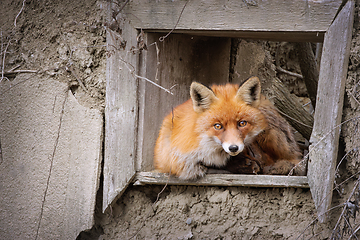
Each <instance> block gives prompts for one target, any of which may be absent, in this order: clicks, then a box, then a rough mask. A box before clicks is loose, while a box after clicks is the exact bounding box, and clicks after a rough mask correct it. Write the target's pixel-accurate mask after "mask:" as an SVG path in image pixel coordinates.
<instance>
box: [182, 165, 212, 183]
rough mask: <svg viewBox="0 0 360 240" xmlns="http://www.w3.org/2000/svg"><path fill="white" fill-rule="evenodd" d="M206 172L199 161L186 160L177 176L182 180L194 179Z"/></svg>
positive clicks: (205, 168)
mask: <svg viewBox="0 0 360 240" xmlns="http://www.w3.org/2000/svg"><path fill="white" fill-rule="evenodd" d="M206 172H207V167H205V166H204V165H203V164H202V163H201V162H195V163H194V162H187V163H185V164H184V167H183V169H182V171H181V172H180V173H179V174H178V177H179V178H180V179H183V180H195V179H197V178H201V177H204V176H205V174H206Z"/></svg>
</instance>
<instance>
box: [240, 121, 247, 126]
mask: <svg viewBox="0 0 360 240" xmlns="http://www.w3.org/2000/svg"><path fill="white" fill-rule="evenodd" d="M246 124H247V121H239V122H238V126H239V127H245V126H246Z"/></svg>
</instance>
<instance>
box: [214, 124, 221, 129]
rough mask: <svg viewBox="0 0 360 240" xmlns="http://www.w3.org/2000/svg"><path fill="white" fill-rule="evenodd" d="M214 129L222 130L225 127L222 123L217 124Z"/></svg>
mask: <svg viewBox="0 0 360 240" xmlns="http://www.w3.org/2000/svg"><path fill="white" fill-rule="evenodd" d="M214 128H215V130H221V129H222V128H223V126H222V125H221V124H220V123H215V124H214Z"/></svg>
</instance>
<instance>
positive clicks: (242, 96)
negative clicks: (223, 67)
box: [236, 77, 261, 107]
mask: <svg viewBox="0 0 360 240" xmlns="http://www.w3.org/2000/svg"><path fill="white" fill-rule="evenodd" d="M260 92H261V85H260V80H259V78H258V77H250V78H249V79H247V80H246V81H245V82H244V83H243V85H241V86H240V88H239V90H238V91H237V93H236V98H237V99H239V100H242V101H244V102H245V103H247V104H248V105H251V106H253V107H257V106H258V105H259V104H260Z"/></svg>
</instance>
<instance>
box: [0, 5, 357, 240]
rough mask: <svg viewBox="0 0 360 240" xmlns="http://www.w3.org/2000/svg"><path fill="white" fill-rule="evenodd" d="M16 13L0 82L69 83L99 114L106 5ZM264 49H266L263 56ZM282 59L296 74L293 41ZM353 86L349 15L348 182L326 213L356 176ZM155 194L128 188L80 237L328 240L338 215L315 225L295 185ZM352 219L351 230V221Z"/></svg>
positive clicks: (11, 11) (5, 34) (10, 8)
mask: <svg viewBox="0 0 360 240" xmlns="http://www.w3.org/2000/svg"><path fill="white" fill-rule="evenodd" d="M22 6H23V1H21V0H18V1H11V0H2V1H1V4H0V14H1V16H6V17H2V18H1V19H0V26H1V29H0V31H1V39H0V40H1V57H0V59H1V66H2V69H4V70H2V73H4V77H6V78H4V79H2V81H12V80H13V79H14V77H15V76H16V74H15V73H11V72H10V73H9V74H6V72H8V71H10V70H11V69H14V68H15V69H14V70H36V71H38V72H37V73H33V74H46V75H48V76H51V77H52V78H54V79H56V80H58V81H61V82H66V83H68V84H69V88H70V89H71V90H72V92H73V94H74V96H75V97H76V98H77V99H78V101H79V102H80V103H81V104H83V105H84V106H87V107H89V108H97V109H101V110H103V109H104V99H105V84H106V83H105V69H106V65H105V63H106V56H107V55H106V47H105V43H106V39H105V37H106V34H105V28H104V25H105V22H106V20H105V15H106V11H105V10H106V2H105V1H96V0H79V1H68V0H65V1H48V0H43V1H41V0H40V1H24V7H23V8H22ZM357 9H359V6H358V5H357ZM19 13H20V14H19ZM17 15H18V17H17ZM15 19H16V26H15V25H14V23H15ZM272 48H273V46H272V45H271V43H269V45H268V47H267V51H269V54H270V55H271V49H272ZM5 49H6V54H4V53H5ZM4 57H5V60H4ZM282 57H283V58H282V60H281V61H283V59H284V62H283V63H282V67H284V68H285V69H286V70H289V71H294V72H297V73H301V72H299V67H298V65H297V64H296V52H295V50H294V48H293V47H292V45H291V44H286V45H284V47H283V53H282ZM3 60H4V63H5V64H2V62H3ZM13 72H14V71H13ZM18 74H21V73H18ZM277 76H278V77H279V78H280V79H282V80H284V81H287V82H288V83H289V84H288V85H289V86H290V90H291V91H292V92H293V93H295V94H298V95H303V89H304V86H303V84H302V83H301V84H298V83H297V84H293V82H294V81H295V79H294V77H289V76H286V75H284V74H283V73H278V74H277ZM0 84H1V82H0ZM20 84H21V83H20ZM359 84H360V24H359V11H356V14H355V25H354V32H353V42H352V47H351V56H350V62H349V73H348V77H347V82H346V94H345V95H346V96H345V103H344V116H343V120H344V121H345V120H349V121H348V122H347V123H346V124H344V125H343V127H342V139H341V144H342V146H343V152H342V153H341V157H344V160H343V161H342V162H341V163H342V164H341V166H340V171H339V173H338V178H337V179H336V181H337V183H341V182H342V181H343V180H346V179H347V178H348V177H350V176H352V175H354V174H355V178H352V179H350V180H349V181H347V184H343V185H341V186H339V188H338V191H335V192H334V200H333V205H334V206H336V205H338V204H343V203H345V202H346V200H348V196H349V194H350V193H351V191H352V190H353V185H354V183H355V180H356V178H357V176H358V175H356V173H358V172H359V169H360V160H359V144H360V140H359V139H360V133H359V130H358V127H359V120H358V119H357V118H356V117H358V116H359V109H360V103H359V102H360V86H359ZM162 190H163V186H130V187H129V188H128V189H127V190H126V191H125V193H124V195H123V196H122V197H121V198H120V199H119V200H118V201H117V202H116V204H114V206H112V208H111V209H110V210H109V211H107V212H106V213H105V214H102V213H101V212H99V210H98V211H97V213H96V223H95V227H94V228H93V229H92V230H91V231H88V232H83V233H82V234H80V235H79V239H97V238H100V239H297V237H300V239H302V237H304V239H309V238H310V237H313V236H315V237H314V238H315V239H327V238H328V237H329V236H330V235H331V233H332V232H333V228H334V225H335V224H336V222H337V221H338V219H339V216H340V213H341V210H342V208H341V207H340V208H338V210H337V211H334V212H332V215H331V216H332V217H331V218H332V219H333V220H332V221H331V222H330V223H328V224H319V223H316V210H315V208H314V204H313V201H312V198H311V193H310V190H309V189H301V188H298V189H297V188H245V187H194V186H167V187H166V188H165V190H164V191H163V192H162ZM160 192H162V193H161V194H159V193H160ZM352 200H353V199H352ZM99 202H101V200H99ZM352 221H353V222H354V225H353V226H355V227H357V226H358V225H357V223H359V219H355V221H354V220H352ZM353 222H352V223H353Z"/></svg>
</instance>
